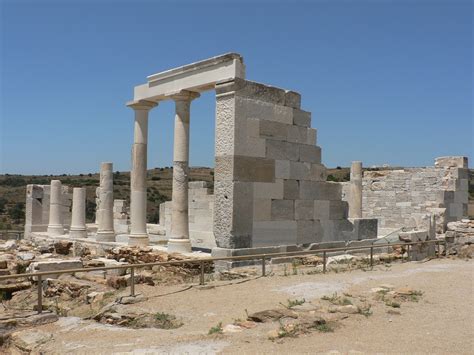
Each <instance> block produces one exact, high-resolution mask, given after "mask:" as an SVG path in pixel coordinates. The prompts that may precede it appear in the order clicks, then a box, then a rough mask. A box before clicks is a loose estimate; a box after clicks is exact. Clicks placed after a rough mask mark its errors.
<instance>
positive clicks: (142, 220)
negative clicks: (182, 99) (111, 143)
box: [127, 100, 158, 245]
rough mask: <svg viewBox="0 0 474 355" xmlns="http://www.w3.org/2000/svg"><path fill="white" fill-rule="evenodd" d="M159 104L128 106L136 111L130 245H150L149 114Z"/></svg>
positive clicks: (132, 103)
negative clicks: (148, 185) (147, 208)
mask: <svg viewBox="0 0 474 355" xmlns="http://www.w3.org/2000/svg"><path fill="white" fill-rule="evenodd" d="M157 105H158V103H156V102H152V101H146V100H140V101H133V102H131V103H129V104H127V106H128V107H131V108H133V110H134V111H135V128H134V136H133V147H132V170H131V173H130V175H131V176H130V236H129V240H128V244H129V245H148V233H147V229H146V201H147V200H146V172H147V149H148V112H149V111H150V110H151V109H152V108H153V107H155V106H157Z"/></svg>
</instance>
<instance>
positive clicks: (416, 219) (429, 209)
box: [344, 157, 468, 233]
mask: <svg viewBox="0 0 474 355" xmlns="http://www.w3.org/2000/svg"><path fill="white" fill-rule="evenodd" d="M362 184H363V194H362V196H363V197H362V199H363V202H362V210H363V217H365V218H377V219H378V220H379V227H381V228H398V227H401V226H407V227H426V223H425V221H426V215H427V214H434V215H435V216H436V221H437V232H438V233H443V232H444V231H445V230H446V225H447V223H448V222H451V221H456V220H460V219H462V218H466V217H467V215H468V163H467V158H465V157H442V158H437V159H436V161H435V166H434V167H425V168H404V169H399V170H380V171H365V172H364V177H363V182H362ZM348 193H349V186H348V184H346V185H345V186H344V194H345V199H347V196H348Z"/></svg>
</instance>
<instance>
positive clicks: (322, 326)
mask: <svg viewBox="0 0 474 355" xmlns="http://www.w3.org/2000/svg"><path fill="white" fill-rule="evenodd" d="M313 328H314V329H316V330H317V331H319V332H321V333H332V332H333V331H334V329H333V328H332V327H331V326H330V325H329V324H327V323H316V324H315V325H314V326H313Z"/></svg>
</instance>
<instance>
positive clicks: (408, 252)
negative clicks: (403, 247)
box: [407, 244, 411, 261]
mask: <svg viewBox="0 0 474 355" xmlns="http://www.w3.org/2000/svg"><path fill="white" fill-rule="evenodd" d="M410 247H411V244H408V245H407V261H410Z"/></svg>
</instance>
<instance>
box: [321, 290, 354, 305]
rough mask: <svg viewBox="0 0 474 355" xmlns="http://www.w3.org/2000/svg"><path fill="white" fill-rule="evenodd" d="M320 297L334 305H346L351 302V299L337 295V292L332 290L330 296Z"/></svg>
mask: <svg viewBox="0 0 474 355" xmlns="http://www.w3.org/2000/svg"><path fill="white" fill-rule="evenodd" d="M321 299H322V300H324V301H329V302H331V303H332V304H333V305H336V306H347V305H350V304H352V301H351V300H350V299H349V298H347V297H341V296H338V295H337V292H334V293H333V294H332V296H323V297H321Z"/></svg>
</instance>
